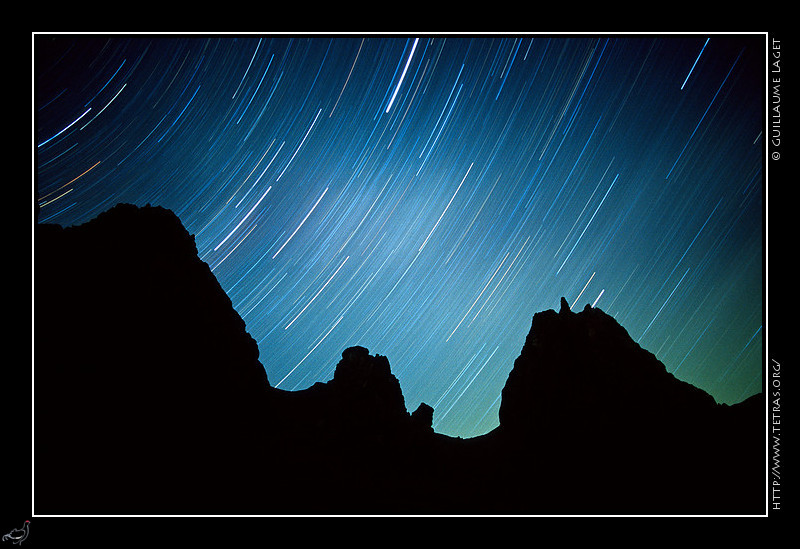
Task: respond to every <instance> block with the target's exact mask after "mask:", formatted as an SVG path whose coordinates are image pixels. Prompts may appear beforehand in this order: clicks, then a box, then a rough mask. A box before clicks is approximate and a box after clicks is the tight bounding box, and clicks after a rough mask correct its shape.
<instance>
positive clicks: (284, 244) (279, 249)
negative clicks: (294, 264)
mask: <svg viewBox="0 0 800 549" xmlns="http://www.w3.org/2000/svg"><path fill="white" fill-rule="evenodd" d="M327 192H328V187H325V190H324V191H322V196H320V197H319V198H318V199H317V201H316V202H315V203H314V205H313V206H312V207H311V210H310V211H309V212H308V213H307V214H306V216H305V217H304V218H303V220H302V221H301V222H300V224H299V225H298V226H297V228H296V229H295V230H294V232H293V233H292V234H291V235H289V238H287V239H286V242H284V243H283V245H281V247H280V248H278V251H277V252H275V255H273V256H272V259H275V258H276V257H278V254H279V253H281V250H282V249H283V248H284V247H285V246H286V245H287V244H288V243H289V241H290V240H291V239H292V237H294V235H295V234H297V231H299V230H300V227H302V226H303V223H305V222H306V219H308V216H310V215H311V214H312V213H313V212H314V209H315V208H316V207H317V204H319V201H320V200H322V197H323V196H325V193H327Z"/></svg>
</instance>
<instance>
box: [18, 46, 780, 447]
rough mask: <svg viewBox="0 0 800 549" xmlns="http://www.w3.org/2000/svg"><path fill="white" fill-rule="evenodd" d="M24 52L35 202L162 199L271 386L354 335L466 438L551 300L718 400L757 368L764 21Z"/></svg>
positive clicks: (63, 220) (47, 206)
mask: <svg viewBox="0 0 800 549" xmlns="http://www.w3.org/2000/svg"><path fill="white" fill-rule="evenodd" d="M32 49H33V54H34V56H33V68H32V71H33V88H34V89H33V99H32V102H33V105H32V110H33V117H32V118H33V134H34V135H33V141H34V143H33V148H34V151H35V152H34V155H33V156H34V164H35V166H34V177H33V192H34V194H35V196H36V199H37V200H38V203H39V205H40V210H39V215H38V222H39V223H44V222H47V223H58V224H60V225H63V226H69V225H75V224H81V223H84V222H86V221H89V220H90V219H92V218H94V217H95V216H97V215H98V214H99V213H101V212H103V211H105V210H107V209H109V208H111V207H112V206H114V205H115V204H117V203H119V202H129V203H133V204H138V205H142V206H143V205H145V204H152V205H157V206H163V207H165V208H169V209H170V210H172V211H173V212H175V214H176V215H177V216H178V217H179V218H180V219H181V221H182V222H183V224H184V226H185V227H186V228H187V230H188V231H189V232H190V233H191V234H194V235H195V237H196V243H197V247H198V252H199V255H200V258H201V259H202V260H203V261H205V262H206V263H208V265H209V266H210V268H211V269H212V271H213V273H214V274H215V275H216V277H217V279H218V280H219V282H220V284H221V285H222V287H223V288H224V289H225V291H226V292H227V293H228V295H229V296H230V298H231V300H232V302H233V306H234V308H235V309H236V311H237V312H238V313H239V314H240V315H241V316H242V318H243V319H244V321H245V323H246V325H247V330H248V332H249V333H250V334H251V335H252V336H253V338H254V339H255V340H256V341H257V342H258V345H259V349H260V360H261V362H262V364H263V365H264V367H265V369H266V371H267V375H268V377H269V380H270V384H271V385H273V386H276V387H279V388H282V389H287V390H298V389H301V388H305V387H308V386H310V385H312V384H313V383H315V382H317V381H323V382H324V381H327V380H329V379H331V378H332V376H333V371H334V368H335V366H336V363H337V362H338V360H339V358H340V357H341V352H342V351H343V350H344V349H345V348H347V347H349V346H353V345H362V346H364V347H367V348H368V349H369V350H370V353H371V354H380V355H385V356H387V357H388V359H389V362H390V364H391V368H392V372H393V373H394V374H395V375H396V376H397V378H398V379H399V381H400V385H401V387H402V390H403V394H404V397H405V400H406V407H407V408H408V410H409V411H412V410H414V409H416V407H417V406H418V405H419V403H420V402H425V403H427V404H429V405H431V406H433V407H434V409H435V413H434V429H435V430H436V431H437V432H440V433H444V434H447V435H452V436H462V437H471V436H475V435H479V434H483V433H486V432H488V431H489V430H490V429H492V428H493V427H495V426H496V425H497V424H498V409H499V405H500V393H501V389H502V387H503V385H504V384H505V382H506V379H507V376H508V373H509V371H510V370H511V368H512V366H513V362H514V359H515V358H516V357H517V356H518V355H519V353H520V351H521V349H522V345H523V343H524V341H525V336H526V335H527V333H528V331H529V329H530V325H531V318H532V316H533V314H534V313H536V312H539V311H543V310H546V309H556V310H558V307H559V300H560V298H561V297H562V296H564V297H565V298H566V299H567V301H568V302H569V304H570V305H572V307H573V309H574V310H581V309H583V308H584V306H585V305H587V304H589V305H591V306H595V307H598V308H600V309H602V310H603V311H605V312H606V313H608V314H610V315H612V316H613V317H614V318H616V319H617V321H618V322H619V323H620V324H622V326H623V327H625V328H626V329H627V331H628V333H629V334H630V335H631V337H632V338H633V339H634V340H635V341H637V342H638V343H639V344H640V345H641V346H642V347H643V348H645V349H647V350H649V351H651V352H652V353H654V354H655V355H656V357H657V358H658V359H659V360H661V362H663V363H664V365H665V366H666V368H667V370H668V371H669V372H671V373H673V374H674V375H675V376H676V377H678V378H680V379H682V380H685V381H687V382H689V383H692V384H693V385H696V386H697V387H700V388H701V389H703V390H705V391H707V392H708V393H710V394H711V395H712V396H713V397H714V398H715V399H716V400H717V402H720V403H723V402H724V403H728V404H733V403H736V402H740V401H741V400H743V399H745V398H746V397H748V396H750V395H752V394H754V393H757V392H760V391H761V382H762V374H761V370H762V363H763V351H762V345H763V342H762V336H763V332H764V330H763V314H764V310H763V282H764V281H763V261H764V247H763V246H764V231H763V223H764V192H765V174H764V170H763V167H764V165H763V162H764V158H763V150H764V135H763V130H764V123H765V120H764V112H765V95H764V93H765V88H764V85H765V84H764V82H765V78H764V71H765V65H766V57H765V55H766V54H765V51H766V50H765V37H764V35H762V34H757V35H741V36H728V35H718V34H688V35H658V36H650V35H637V34H623V35H615V36H601V35H580V34H579V35H559V34H556V35H533V36H525V35H504V34H497V35H474V36H461V35H450V34H443V35H434V36H432V35H428V36H411V35H350V34H346V35H313V34H312V35H265V36H250V35H227V36H205V35H179V36H171V35H111V36H101V35H83V36H69V35H58V36H55V37H53V36H45V35H36V36H34V39H33V48H32ZM34 246H35V242H34ZM34 268H35V266H34ZM57 290H58V289H56V288H35V292H37V293H40V294H41V295H46V294H47V293H48V292H50V291H57ZM110 297H112V298H113V296H110ZM120 352H124V349H121V350H120ZM565 405H569V403H565Z"/></svg>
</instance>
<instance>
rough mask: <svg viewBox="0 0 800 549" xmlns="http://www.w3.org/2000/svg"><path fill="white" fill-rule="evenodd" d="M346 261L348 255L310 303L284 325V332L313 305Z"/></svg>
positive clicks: (348, 257)
mask: <svg viewBox="0 0 800 549" xmlns="http://www.w3.org/2000/svg"><path fill="white" fill-rule="evenodd" d="M348 259H350V256H349V255H348V256H347V257H345V258H344V261H342V264H341V265H339V268H338V269H336V271H335V272H334V273H333V274H332V275H331V277H330V278H329V279H328V280H327V281H326V282H325V284H323V285H322V288H320V289H319V290H318V291H317V293H316V294H314V297H312V298H311V301H309V302H308V303H306V306H305V307H303V310H302V311H300V312H299V313H297V316H296V317H294V319H292V321H291V322H290V323H289V324H287V325H286V327H285V328H284V330H288V329H289V326H291V325H292V324H294V321H295V320H297V319H298V318H300V315H302V314H303V313H304V312H305V310H306V309H308V307H309V305H311V304H312V303H314V300H315V299H317V296H319V294H321V293H322V290H324V289H325V286H327V285H328V284H329V283H330V281H331V280H333V277H334V276H336V273H338V272H339V271H340V270H341V268H342V267H344V264H345V263H347V260H348Z"/></svg>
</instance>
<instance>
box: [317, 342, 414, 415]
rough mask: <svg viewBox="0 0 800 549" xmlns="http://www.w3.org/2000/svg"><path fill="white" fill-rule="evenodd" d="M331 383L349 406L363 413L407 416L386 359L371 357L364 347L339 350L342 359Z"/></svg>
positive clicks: (403, 400) (395, 380)
mask: <svg viewBox="0 0 800 549" xmlns="http://www.w3.org/2000/svg"><path fill="white" fill-rule="evenodd" d="M330 383H331V384H332V385H333V386H334V387H335V389H336V392H337V394H339V395H340V396H342V397H343V398H346V399H347V400H349V401H350V403H349V404H348V405H358V406H364V408H363V410H364V412H365V413H370V414H374V415H375V416H387V415H388V416H393V417H399V416H405V418H407V417H408V412H407V411H406V405H405V399H404V397H403V391H402V389H401V388H400V382H399V381H398V379H397V378H396V377H395V376H394V374H392V372H391V368H390V366H389V359H387V358H386V357H385V356H381V355H375V356H372V355H370V354H369V350H368V349H366V348H365V347H361V346H354V347H348V348H347V349H345V350H344V351H342V360H340V361H339V363H338V364H337V365H336V370H335V371H334V373H333V379H332V380H331V382H330ZM357 403H358V404H357Z"/></svg>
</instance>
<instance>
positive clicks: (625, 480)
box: [34, 204, 766, 515]
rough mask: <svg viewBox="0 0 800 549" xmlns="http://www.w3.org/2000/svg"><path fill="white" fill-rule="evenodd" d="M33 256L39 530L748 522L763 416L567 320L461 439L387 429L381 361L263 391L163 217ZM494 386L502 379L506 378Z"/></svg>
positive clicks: (386, 371) (552, 322)
mask: <svg viewBox="0 0 800 549" xmlns="http://www.w3.org/2000/svg"><path fill="white" fill-rule="evenodd" d="M34 236H35V240H34V260H35V263H34V267H35V272H34V277H35V278H34V280H35V308H34V351H35V355H34V356H35V363H34V384H35V386H34V404H35V408H34V421H35V423H34V448H35V453H34V475H35V477H34V478H35V479H36V482H35V485H34V488H35V494H34V502H35V505H36V508H35V509H34V511H35V512H36V513H39V514H54V515H59V514H195V513H198V514H199V513H202V514H319V513H324V514H347V513H359V514H368V513H393V514H405V513H411V514H428V513H430V514H454V513H470V514H488V513H509V514H560V513H570V514H574V513H591V514H637V513H648V514H652V513H656V514H693V513H702V514H726V513H736V514H750V513H761V512H763V511H764V509H765V504H766V500H765V493H766V492H765V487H764V486H763V478H764V474H763V473H764V459H763V456H764V450H765V448H764V447H763V445H764V436H763V435H764V426H763V421H762V418H763V412H764V401H763V397H762V395H760V394H759V395H756V396H755V397H752V398H750V399H748V400H747V401H745V402H743V403H741V404H737V405H734V406H727V405H721V404H717V403H716V402H715V401H714V399H713V398H712V397H710V396H709V395H708V394H706V393H705V392H703V391H701V390H700V389H698V388H696V387H693V386H691V385H689V384H687V383H685V382H683V381H680V380H678V379H676V378H675V377H674V376H672V375H671V374H669V373H668V372H667V370H666V368H665V367H664V365H663V364H661V363H660V362H659V361H658V360H657V359H656V357H655V356H654V355H653V354H652V353H650V352H648V351H646V350H644V349H642V348H641V347H639V345H638V344H636V343H635V342H634V341H633V340H632V339H631V338H630V337H629V335H628V334H627V332H626V331H625V329H624V328H623V327H622V326H620V325H619V324H618V323H617V322H616V321H615V320H614V319H613V318H612V317H610V316H608V315H606V314H605V313H603V312H602V311H601V310H600V309H596V308H592V307H589V306H588V305H587V306H586V307H585V308H584V309H583V310H582V311H580V312H573V311H571V310H570V307H569V306H568V305H567V303H566V301H565V300H563V299H562V301H561V307H560V311H559V312H556V311H554V310H548V311H543V312H539V313H536V314H535V315H534V316H533V320H532V324H531V330H530V333H529V334H528V336H527V338H526V341H525V344H524V346H523V349H522V351H521V354H520V356H519V357H518V358H517V359H516V361H515V362H514V364H513V368H510V371H509V375H508V380H507V382H506V385H505V387H504V388H503V391H502V402H501V407H500V417H499V419H500V424H499V426H498V427H497V428H495V429H494V430H492V431H491V432H489V433H486V434H485V435H482V436H479V437H475V438H471V439H461V438H454V437H448V436H445V435H442V434H439V433H436V432H434V430H433V429H432V427H431V425H432V420H433V416H434V414H435V413H436V411H435V410H434V409H433V408H431V407H430V406H429V405H427V404H424V403H423V404H421V405H420V406H419V407H418V408H417V409H416V410H415V411H414V412H413V413H409V411H408V410H407V409H406V407H405V401H404V398H403V393H402V389H401V387H400V383H399V381H398V380H397V378H396V377H395V376H394V375H393V374H392V373H391V367H390V363H389V359H388V358H387V357H384V356H381V355H370V352H369V350H367V349H366V348H364V347H358V346H356V347H350V348H348V349H344V350H343V352H342V358H341V360H340V361H339V363H338V364H337V366H336V370H335V373H334V375H333V377H332V379H330V380H328V381H326V382H317V383H315V384H314V385H312V386H310V387H308V388H307V389H304V390H300V391H285V390H281V389H278V388H275V387H272V386H271V385H270V383H269V380H268V378H267V375H266V374H265V371H264V367H263V365H262V364H261V362H260V361H259V354H258V347H257V345H256V342H255V341H254V340H253V338H252V337H250V335H249V334H248V333H247V331H246V327H245V325H244V322H243V321H242V319H241V318H240V317H239V315H238V314H237V313H236V311H235V310H234V309H233V307H232V305H231V301H230V299H229V298H228V297H227V296H226V295H225V292H224V291H223V290H222V288H221V287H220V285H219V283H218V282H217V280H216V279H215V277H214V276H213V274H212V273H211V271H210V269H209V268H208V265H206V264H205V263H204V262H202V261H201V260H200V259H199V258H198V256H197V249H196V246H195V244H194V238H193V237H192V236H191V235H189V234H188V232H187V231H186V230H185V229H184V228H183V226H182V225H181V223H180V220H179V219H178V218H177V217H176V216H175V215H174V214H173V213H172V212H170V211H168V210H165V209H163V208H159V207H151V206H146V207H135V206H131V205H126V204H122V205H118V206H116V207H114V208H112V209H111V210H109V211H108V212H105V213H103V214H101V215H99V216H98V217H97V218H96V219H94V220H92V221H90V222H88V223H86V224H83V225H80V226H76V227H68V228H62V227H59V226H56V225H47V224H40V225H37V227H36V229H35V235H34ZM510 366H511V365H510Z"/></svg>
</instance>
